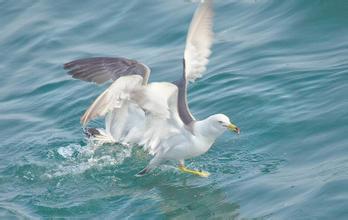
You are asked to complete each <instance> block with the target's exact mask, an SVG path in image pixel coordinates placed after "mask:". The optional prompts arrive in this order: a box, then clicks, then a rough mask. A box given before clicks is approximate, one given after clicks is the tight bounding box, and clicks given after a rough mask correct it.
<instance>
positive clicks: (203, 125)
mask: <svg viewBox="0 0 348 220" xmlns="http://www.w3.org/2000/svg"><path fill="white" fill-rule="evenodd" d="M222 133H223V131H221V130H219V129H216V128H215V127H214V126H212V125H211V122H210V120H209V119H204V120H201V121H196V122H195V124H194V134H195V135H196V136H198V137H200V138H204V139H206V140H209V141H212V142H214V141H215V139H216V138H217V137H219V136H220V135H221V134H222Z"/></svg>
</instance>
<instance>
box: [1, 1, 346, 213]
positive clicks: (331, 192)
mask: <svg viewBox="0 0 348 220" xmlns="http://www.w3.org/2000/svg"><path fill="white" fill-rule="evenodd" d="M214 6H215V11H216V13H215V26H214V31H215V33H216V35H215V41H214V47H213V54H212V56H211V62H210V63H209V66H208V70H207V73H206V75H205V77H204V78H202V79H201V80H199V81H197V82H196V83H195V84H193V85H191V86H190V93H189V100H190V107H191V110H192V112H193V113H194V115H195V116H196V117H197V118H199V119H203V118H205V117H207V116H209V115H211V114H214V113H219V112H222V113H225V114H227V115H229V116H230V117H231V119H232V120H233V121H234V122H235V123H236V124H238V125H239V126H240V127H241V130H242V133H241V135H240V136H236V135H233V134H227V133H226V134H224V135H223V136H222V137H220V138H219V139H218V140H217V141H216V143H215V144H214V146H213V147H212V149H211V150H210V151H209V152H208V153H207V154H205V155H203V156H201V157H198V158H194V159H193V160H191V161H188V165H189V166H190V167H192V168H196V169H204V170H207V171H209V172H210V173H211V174H212V175H211V176H210V177H209V178H208V179H205V178H199V177H194V176H190V175H186V174H182V173H179V172H178V171H177V170H176V169H175V166H174V164H168V165H165V166H162V167H161V168H160V169H158V170H156V171H155V172H154V173H152V174H151V175H148V176H145V177H143V178H136V177H134V174H136V173H137V172H138V171H139V170H141V169H142V168H143V167H144V166H145V165H146V164H147V162H148V161H149V159H150V157H149V156H147V155H146V154H145V153H143V152H142V151H141V150H140V149H138V148H134V149H133V150H131V149H129V148H126V147H123V146H119V145H105V146H103V147H101V148H95V147H94V146H93V145H90V144H88V143H87V141H86V140H85V138H84V136H83V133H82V129H81V126H80V124H79V118H80V116H81V115H82V114H83V112H84V110H85V109H86V108H87V107H88V106H89V105H90V103H91V102H92V101H93V99H94V98H95V97H96V96H97V95H98V94H99V93H100V92H102V91H103V90H104V89H105V88H106V86H105V85H104V86H97V85H93V84H88V83H85V82H81V81H78V80H73V79H71V78H70V77H69V76H68V75H67V74H66V73H65V72H64V70H63V69H62V65H63V63H65V62H68V61H71V60H73V59H78V58H85V57H93V56H125V57H128V58H133V59H137V60H139V61H141V62H144V63H146V64H148V65H149V66H150V67H151V68H152V76H151V80H152V81H172V80H175V79H177V78H178V77H179V75H180V74H181V71H182V70H181V59H182V55H183V49H184V42H185V35H186V31H187V28H188V25H189V22H190V20H191V17H192V13H193V11H194V10H195V7H196V4H193V3H192V2H190V1H181V0H180V1H160V0H151V1H150V0H149V1H146V3H145V1H136V0H130V1H114V0H103V1H91V0H88V1H68V0H62V1H47V0H44V1H35V0H20V1H5V0H2V1H1V0H0V18H1V19H0V25H1V34H0V51H1V53H0V60H1V62H0V74H1V80H0V130H1V132H0V218H1V219H26V218H28V219H46V218H63V219H64V218H66V219H70V218H75V219H76V218H82V219H84V218H89V219H93V218H95V219H123V218H127V219H144V218H151V219H165V218H176V219H190V218H197V219H205V218H217V219H219V218H222V219H223V218H230V219H234V218H235V219H251V218H259V219H347V218H348V211H347V207H348V188H347V187H348V171H347V170H348V148H347V144H348V138H347V132H348V114H347V109H348V99H347V94H348V40H347V39H348V26H347V24H348V13H347V11H348V2H347V1H345V0H332V1H325V0H313V1H299V0H290V1H271V0H254V1H252V0H239V1H236V0H235V1H232V0H231V1H222V0H220V1H215V4H214ZM92 125H99V126H101V125H102V120H97V121H96V122H93V123H92Z"/></svg>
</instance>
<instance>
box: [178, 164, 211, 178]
mask: <svg viewBox="0 0 348 220" xmlns="http://www.w3.org/2000/svg"><path fill="white" fill-rule="evenodd" d="M179 170H180V171H181V172H184V173H189V174H193V175H197V176H200V177H208V176H209V175H210V173H208V172H205V171H198V170H191V169H188V168H187V167H185V166H179Z"/></svg>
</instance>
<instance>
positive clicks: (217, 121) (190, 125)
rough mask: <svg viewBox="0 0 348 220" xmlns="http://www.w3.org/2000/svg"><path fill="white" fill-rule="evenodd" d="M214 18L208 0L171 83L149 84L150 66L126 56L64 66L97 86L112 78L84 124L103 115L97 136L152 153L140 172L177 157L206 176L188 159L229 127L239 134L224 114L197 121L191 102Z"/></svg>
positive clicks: (197, 14) (181, 166)
mask: <svg viewBox="0 0 348 220" xmlns="http://www.w3.org/2000/svg"><path fill="white" fill-rule="evenodd" d="M212 17H213V12H212V2H211V1H210V0H205V1H204V2H202V3H201V4H200V6H199V7H198V9H197V10H196V12H195V14H194V16H193V19H192V22H191V25H190V28H189V32H188V35H187V40H186V47H185V52H184V59H183V75H182V77H181V78H180V79H179V80H177V81H175V82H173V83H169V82H152V83H148V79H149V76H150V68H149V67H148V66H146V65H145V64H142V63H140V62H138V61H135V60H130V59H126V58H109V57H95V58H86V59H80V60H75V61H72V62H69V63H66V64H65V65H64V68H65V69H67V70H69V74H70V75H72V77H73V78H77V79H80V80H84V81H88V82H95V83H97V84H101V83H104V82H107V81H109V80H112V81H113V82H112V84H111V85H110V86H109V87H108V88H107V89H106V90H105V91H104V92H103V93H102V94H101V95H99V97H98V98H97V99H96V100H95V101H94V102H93V103H92V105H91V106H90V107H89V108H88V109H87V110H86V112H85V114H84V115H83V116H82V117H81V123H82V124H83V126H86V125H87V123H88V122H89V121H90V120H92V119H94V118H96V117H100V116H105V129H89V131H90V133H91V134H92V136H93V137H94V138H96V139H98V140H100V141H106V142H115V143H125V144H137V145H141V146H143V147H144V150H146V151H147V152H149V153H150V154H151V155H153V156H154V157H153V159H152V160H151V161H150V163H149V164H148V166H147V167H145V168H144V169H143V170H142V171H140V172H139V173H138V174H137V175H138V176H141V175H144V174H146V173H148V172H149V171H151V170H152V169H153V168H155V167H157V166H158V165H160V164H161V163H163V162H165V161H167V160H177V161H179V169H180V170H181V171H183V172H186V173H191V174H195V175H199V176H208V173H207V172H204V171H195V170H190V169H188V168H186V167H185V165H184V160H185V159H189V158H192V157H196V156H199V155H202V154H204V153H205V152H207V151H208V150H209V149H210V147H211V146H212V144H213V143H214V142H215V140H216V138H217V137H219V136H220V135H221V134H222V133H223V132H224V131H226V130H227V129H230V130H232V131H235V132H237V133H239V128H237V127H236V126H235V125H234V124H232V123H231V122H230V120H229V118H228V117H227V116H225V115H223V114H216V115H212V116H210V117H208V118H206V119H203V120H196V119H195V118H194V117H193V116H192V114H191V112H190V110H189V108H188V104H187V86H188V82H194V81H195V80H196V79H197V78H200V77H201V76H202V73H203V72H204V71H205V69H206V65H207V63H208V57H209V55H210V53H211V51H210V47H211V45H212V39H213V31H212V23H213V22H212ZM87 130H88V129H87Z"/></svg>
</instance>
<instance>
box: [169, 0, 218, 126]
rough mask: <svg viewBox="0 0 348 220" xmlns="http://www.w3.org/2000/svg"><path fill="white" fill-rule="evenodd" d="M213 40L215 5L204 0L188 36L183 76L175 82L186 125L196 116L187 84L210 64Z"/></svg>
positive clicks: (179, 109) (179, 107) (182, 116)
mask: <svg viewBox="0 0 348 220" xmlns="http://www.w3.org/2000/svg"><path fill="white" fill-rule="evenodd" d="M212 42H213V7H212V1H211V0H204V1H203V2H202V3H201V4H200V5H199V7H198V9H197V10H196V12H195V14H194V16H193V18H192V21H191V24H190V28H189V30H188V34H187V38H186V47H185V52H184V59H183V76H182V78H181V80H179V81H177V82H175V85H176V86H177V87H178V113H179V116H180V118H181V120H182V121H183V123H184V124H185V125H192V123H193V122H194V121H195V118H194V117H193V116H192V114H191V112H190V109H189V107H188V104H187V84H188V82H189V81H191V82H193V81H195V80H196V79H197V78H199V77H201V75H202V73H203V72H204V71H205V69H206V65H207V64H208V61H209V60H208V58H209V55H210V47H211V45H212Z"/></svg>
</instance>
